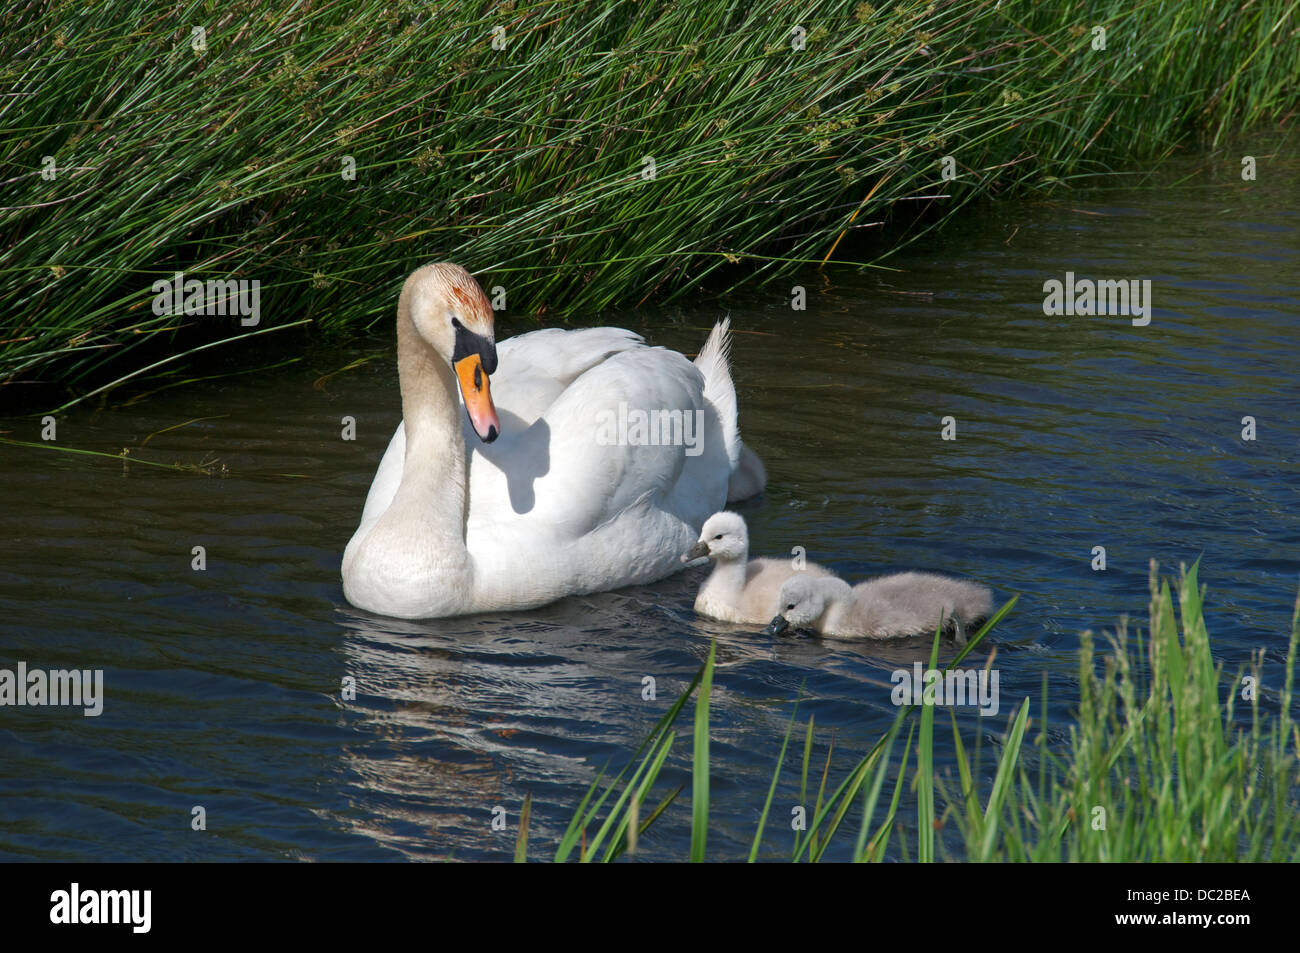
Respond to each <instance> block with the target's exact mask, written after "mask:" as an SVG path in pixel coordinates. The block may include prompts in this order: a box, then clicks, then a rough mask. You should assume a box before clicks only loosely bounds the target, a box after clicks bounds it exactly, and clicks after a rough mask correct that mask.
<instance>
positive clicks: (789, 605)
mask: <svg viewBox="0 0 1300 953" xmlns="http://www.w3.org/2000/svg"><path fill="white" fill-rule="evenodd" d="M835 583H839V585H838V586H836V585H834V584H835ZM841 587H842V589H843V590H848V591H851V590H849V584H848V583H846V582H844V581H843V580H842V579H833V578H827V577H824V576H821V577H818V576H809V575H807V574H806V573H795V574H794V575H793V576H791V577H790V578H789V579H787V580H786V581H785V582H784V583H783V584H782V586H781V594H780V596H779V597H778V600H777V611H776V615H775V616H774V617H773V618H772V621H771V622H769V623H768V625H767V628H766V629H764V630H763V634H764V635H784V634H785V632H786V631H787V630H788V629H808V628H813V627H814V626H813V623H814V622H816V621H817V620H818V619H820V618H821V617H822V616H823V615H824V614H825V612H826V609H827V604H828V603H829V602H830V599H831V598H832V596H833V595H834V594H835V592H836V591H837V590H840V589H841Z"/></svg>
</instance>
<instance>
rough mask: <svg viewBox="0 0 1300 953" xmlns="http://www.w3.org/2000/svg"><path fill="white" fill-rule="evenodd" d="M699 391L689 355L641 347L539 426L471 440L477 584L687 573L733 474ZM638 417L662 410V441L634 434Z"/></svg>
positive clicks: (592, 375)
mask: <svg viewBox="0 0 1300 953" xmlns="http://www.w3.org/2000/svg"><path fill="white" fill-rule="evenodd" d="M703 390H704V381H703V378H702V376H701V375H700V372H699V370H698V369H697V368H696V367H695V366H694V365H693V364H692V363H691V362H690V361H688V360H687V359H686V358H685V357H683V356H682V355H680V354H677V353H676V352H673V351H666V350H664V349H662V348H650V347H645V346H644V345H639V346H636V347H633V348H629V349H627V350H624V351H620V352H619V353H617V354H613V355H610V356H608V357H607V358H605V359H604V360H602V361H600V362H599V363H598V364H596V365H595V366H593V367H591V368H590V369H588V370H587V371H586V372H584V373H583V374H581V375H580V376H579V377H578V378H577V379H575V380H574V381H573V382H572V384H570V386H568V387H567V388H565V389H564V391H563V392H562V394H561V395H560V396H559V397H558V398H557V399H556V400H555V401H554V402H553V403H552V404H551V406H550V407H548V408H547V410H546V412H545V413H544V414H542V415H541V416H540V417H539V418H538V419H537V420H536V421H535V422H534V423H533V424H532V426H530V427H526V428H518V429H516V430H515V431H514V433H513V434H511V426H510V422H509V421H508V420H507V419H506V418H505V417H504V416H503V417H502V436H501V438H499V439H498V440H497V441H496V442H495V443H493V444H490V445H484V444H481V443H480V444H473V443H471V444H470V449H471V456H470V506H469V521H468V525H467V528H466V543H467V546H468V548H469V551H470V553H471V554H472V555H473V557H474V559H475V563H476V567H477V570H476V575H477V577H478V579H480V580H483V581H485V582H486V581H488V580H493V581H500V582H502V583H503V584H504V585H507V586H509V585H515V586H519V585H522V584H524V580H525V579H528V580H530V581H531V582H530V584H535V585H537V586H539V587H544V586H548V585H551V584H552V581H553V584H554V585H555V586H557V587H561V586H562V587H563V588H565V589H566V590H567V591H569V592H582V591H594V590H596V589H599V588H606V587H608V586H610V585H619V584H626V583H628V582H637V581H649V580H651V579H656V578H662V577H663V576H665V575H667V574H668V573H669V572H672V571H674V570H675V569H677V568H680V562H679V561H678V556H679V554H680V553H681V551H682V549H683V548H685V547H688V546H689V545H690V544H691V543H692V542H694V535H695V533H697V532H698V528H699V526H700V525H702V523H703V521H704V519H705V518H706V517H707V516H708V515H709V514H710V513H712V512H713V511H714V510H716V509H717V508H718V507H719V506H721V505H722V503H723V501H724V499H725V496H726V488H727V480H728V477H729V474H730V467H729V461H728V458H727V453H726V446H725V440H724V437H723V433H722V428H721V425H720V423H719V420H718V417H717V412H716V410H714V409H713V407H712V406H711V405H709V404H708V403H707V402H706V401H705V399H704V396H703ZM637 412H641V413H644V414H647V415H649V414H650V413H651V412H664V413H662V416H660V417H659V422H660V423H663V422H664V421H665V420H668V421H670V427H669V428H668V429H669V433H668V434H667V435H666V436H667V438H668V440H669V442H668V443H667V444H666V445H665V444H664V442H663V441H664V439H665V434H663V433H660V434H659V435H658V437H659V440H660V443H659V444H658V445H655V444H653V443H646V442H644V441H641V440H639V439H638V437H640V436H641V434H638V433H636V431H635V425H634V424H633V423H632V421H633V419H634V418H633V416H632V415H634V414H635V413H637ZM674 412H676V413H674ZM678 419H680V420H681V421H682V424H681V429H680V430H678V429H677V424H676V421H677V420H678ZM688 421H689V422H688ZM624 422H628V423H629V424H631V425H630V426H625V425H624ZM602 428H603V429H602ZM645 436H648V437H650V438H651V439H653V437H654V434H653V431H651V432H650V433H649V434H645ZM611 438H612V439H611ZM673 441H676V442H673ZM688 441H689V444H690V445H689V446H686V445H683V444H684V443H686V442H688ZM688 450H689V451H690V452H689V453H688V452H687V451H688Z"/></svg>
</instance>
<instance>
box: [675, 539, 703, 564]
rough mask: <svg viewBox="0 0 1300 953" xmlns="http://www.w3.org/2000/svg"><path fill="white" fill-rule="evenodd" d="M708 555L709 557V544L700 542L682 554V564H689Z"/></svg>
mask: <svg viewBox="0 0 1300 953" xmlns="http://www.w3.org/2000/svg"><path fill="white" fill-rule="evenodd" d="M708 555H709V544H708V543H706V542H703V541H700V542H698V543H696V544H695V545H694V546H692V547H691V548H690V549H688V550H687V551H686V552H685V553H684V554H682V562H683V563H687V564H690V563H692V562H694V561H695V560H697V559H699V558H700V557H702V556H708Z"/></svg>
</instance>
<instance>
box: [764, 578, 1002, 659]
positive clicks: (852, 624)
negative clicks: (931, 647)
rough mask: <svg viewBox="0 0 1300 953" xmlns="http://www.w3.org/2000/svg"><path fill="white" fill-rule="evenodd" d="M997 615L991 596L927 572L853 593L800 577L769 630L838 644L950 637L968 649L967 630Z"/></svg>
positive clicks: (835, 581) (785, 589)
mask: <svg viewBox="0 0 1300 953" xmlns="http://www.w3.org/2000/svg"><path fill="white" fill-rule="evenodd" d="M992 611H993V593H992V592H991V591H990V590H989V589H988V588H987V587H986V586H981V585H978V584H976V583H973V582H968V581H966V580H965V579H953V578H951V577H949V576H939V575H936V574H934V573H929V572H900V573H894V574H893V575H889V576H881V577H880V578H878V579H870V580H868V581H867V582H863V583H859V584H858V585H856V586H853V587H852V588H850V587H849V584H848V583H847V582H845V581H844V580H842V579H839V578H836V577H833V576H829V577H822V578H808V577H799V576H796V577H794V578H791V579H789V580H787V581H786V582H785V583H784V584H783V585H782V586H781V591H780V595H779V597H778V603H777V615H776V618H774V619H772V621H771V623H770V624H769V625H768V627H767V629H766V630H765V631H766V633H767V634H769V635H780V634H781V633H782V632H784V631H785V630H786V629H788V628H791V627H793V628H805V629H812V630H814V631H817V632H820V633H821V634H822V635H829V636H835V637H838V638H868V639H884V638H894V637H900V636H908V635H933V634H934V631H935V629H936V628H938V626H939V620H940V618H942V620H943V624H944V628H945V630H946V631H951V632H953V633H954V634H955V635H956V637H957V640H958V642H961V643H963V644H964V643H965V641H966V634H965V630H966V628H967V627H969V626H970V625H971V624H972V623H975V622H978V621H980V620H981V619H985V618H987V617H988V615H989V614H990V613H991V612H992Z"/></svg>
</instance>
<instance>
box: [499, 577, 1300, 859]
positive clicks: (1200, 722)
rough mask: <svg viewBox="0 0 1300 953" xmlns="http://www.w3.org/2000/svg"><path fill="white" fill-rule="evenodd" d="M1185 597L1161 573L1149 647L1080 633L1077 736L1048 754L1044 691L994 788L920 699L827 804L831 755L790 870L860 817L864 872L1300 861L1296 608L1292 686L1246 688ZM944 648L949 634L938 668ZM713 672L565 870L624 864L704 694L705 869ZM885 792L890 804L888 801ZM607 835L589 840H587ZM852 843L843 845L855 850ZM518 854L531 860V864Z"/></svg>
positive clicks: (698, 851) (1196, 606) (565, 852)
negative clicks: (891, 867) (944, 756)
mask: <svg viewBox="0 0 1300 953" xmlns="http://www.w3.org/2000/svg"><path fill="white" fill-rule="evenodd" d="M1177 588H1178V609H1177V612H1176V611H1175V606H1174V599H1173V595H1172V588H1171V585H1170V582H1169V581H1168V580H1163V581H1162V580H1160V579H1159V578H1158V576H1157V573H1156V568H1155V566H1154V564H1153V566H1152V573H1151V603H1150V607H1149V615H1150V628H1149V630H1148V634H1147V637H1146V639H1145V640H1144V639H1143V638H1142V637H1141V635H1140V634H1139V635H1138V637H1137V638H1136V639H1133V640H1130V639H1129V638H1128V636H1127V634H1126V630H1125V627H1121V628H1120V630H1119V632H1118V634H1116V635H1113V636H1111V637H1109V638H1108V644H1109V647H1110V653H1109V654H1108V655H1106V656H1104V657H1103V658H1102V659H1100V660H1099V659H1098V658H1097V657H1096V656H1095V654H1094V640H1093V638H1092V637H1091V635H1090V634H1085V635H1084V637H1083V639H1082V644H1081V648H1080V653H1079V676H1080V701H1079V707H1078V718H1077V722H1076V723H1075V724H1073V725H1071V726H1070V731H1069V739H1070V740H1069V743H1068V744H1064V745H1058V746H1056V747H1053V746H1052V745H1050V744H1049V742H1048V731H1047V727H1048V725H1047V721H1046V711H1047V704H1046V697H1045V696H1044V698H1043V699H1042V700H1041V701H1042V710H1043V713H1044V715H1043V717H1042V718H1040V719H1038V720H1037V722H1035V721H1034V720H1033V719H1031V718H1030V717H1029V715H1030V699H1028V698H1025V699H1023V700H1022V701H1021V702H1020V704H1019V705H1017V707H1016V710H1015V712H1014V713H1013V714H1011V715H1010V716H1009V717H1008V719H1007V727H1006V731H1005V732H1004V733H1003V735H1002V738H1001V745H1000V748H1001V751H1000V754H999V755H998V760H997V765H996V769H995V772H994V775H993V778H992V781H991V782H986V783H983V784H981V783H979V782H977V778H979V777H981V771H980V767H979V763H978V759H979V753H978V751H977V752H976V753H975V757H974V758H972V757H971V756H970V755H969V754H968V752H967V748H966V743H965V742H964V740H963V738H962V734H961V732H960V730H959V728H958V724H957V721H956V719H955V717H953V718H952V719H951V721H952V735H953V747H952V751H953V757H954V760H955V762H956V773H955V776H954V775H953V774H952V773H951V772H948V773H945V774H943V775H941V774H940V773H939V772H937V771H936V770H935V750H936V749H935V742H936V737H935V730H936V729H935V724H934V721H935V706H933V705H922V706H921V708H920V712H919V713H916V712H914V711H913V710H912V708H910V707H906V708H900V710H899V712H898V715H897V716H896V718H895V719H894V721H893V723H892V725H891V727H890V728H889V730H888V731H887V732H886V733H885V734H884V735H883V736H882V737H881V738H880V739H879V741H877V742H876V744H875V745H874V746H873V747H872V748H871V750H870V751H868V752H867V753H866V755H865V756H864V757H862V758H861V760H859V761H858V762H857V763H856V764H855V765H854V766H853V767H852V768H851V769H850V770H849V772H848V774H847V775H846V776H845V777H844V779H843V780H842V781H841V782H840V783H839V785H838V786H836V787H835V788H834V789H833V791H832V792H831V793H830V795H829V796H827V795H826V788H827V779H828V778H829V776H830V769H831V760H832V755H833V754H834V745H833V743H832V745H831V749H830V751H828V753H827V759H826V766H825V768H824V769H823V772H822V777H821V782H820V787H819V788H818V790H817V792H816V794H815V799H814V800H813V801H812V808H811V810H810V811H809V813H808V823H807V830H806V831H797V832H796V833H795V835H794V839H793V843H792V844H791V846H790V848H789V850H790V860H791V861H793V862H796V863H798V862H800V861H820V860H822V859H824V857H825V855H826V852H827V848H828V847H829V846H830V845H831V843H832V841H833V840H834V839H835V838H836V837H837V835H839V833H840V831H841V828H842V827H843V826H844V822H846V821H849V822H850V823H849V825H848V829H849V830H852V829H853V828H856V836H855V837H854V838H853V840H852V848H851V857H852V859H853V860H855V861H858V862H862V861H879V860H882V859H884V858H885V856H886V854H887V852H888V851H889V848H890V847H891V845H892V846H893V849H894V856H895V857H897V858H901V859H912V858H915V859H916V860H919V861H931V860H935V859H940V858H949V859H959V860H972V861H1031V860H1032V861H1062V860H1066V861H1123V862H1134V861H1291V862H1294V861H1295V860H1297V859H1300V806H1297V800H1296V799H1297V792H1298V786H1300V777H1298V776H1297V766H1298V765H1300V760H1298V756H1300V730H1298V729H1297V725H1296V722H1295V720H1294V718H1293V717H1292V713H1291V706H1292V700H1293V673H1294V663H1295V656H1296V648H1297V641H1298V640H1300V601H1298V602H1297V604H1296V611H1295V614H1294V615H1293V618H1292V625H1291V633H1290V639H1289V643H1288V648H1287V656H1286V663H1285V672H1284V675H1283V684H1282V685H1281V686H1267V685H1264V684H1263V682H1262V680H1261V673H1260V664H1259V659H1258V658H1257V659H1256V662H1255V664H1254V665H1253V667H1252V669H1251V671H1250V672H1246V673H1239V674H1238V675H1237V676H1236V677H1233V678H1225V676H1224V673H1223V670H1222V666H1221V665H1216V664H1215V662H1214V659H1213V656H1212V653H1211V646H1210V638H1209V633H1208V630H1207V628H1206V624H1205V618H1204V615H1203V608H1204V607H1203V601H1202V597H1203V593H1202V592H1201V589H1200V587H1199V584H1198V581H1197V573H1196V567H1195V566H1194V567H1192V569H1191V570H1190V571H1183V572H1182V573H1180V577H1179V580H1178V584H1177ZM1014 601H1015V600H1014V599H1013V600H1012V601H1011V602H1008V603H1007V604H1006V605H1004V606H1003V607H1002V608H1001V609H1000V610H999V611H998V613H997V614H996V616H995V617H994V618H993V619H991V620H990V621H989V622H988V623H987V624H986V625H985V626H984V628H983V629H981V631H980V632H979V633H978V635H977V636H976V637H975V638H973V639H972V640H971V642H970V644H969V645H968V646H967V648H966V649H965V650H964V651H963V652H962V653H961V654H960V655H958V656H957V657H956V658H954V660H953V661H952V662H951V663H949V665H948V666H947V667H948V668H953V667H956V666H957V665H959V664H960V662H961V661H962V660H963V658H964V657H965V656H966V654H968V652H969V651H970V650H972V649H974V648H975V647H976V646H977V645H979V644H980V642H981V641H982V640H983V639H984V637H985V636H986V635H987V634H988V632H989V631H991V630H992V628H993V627H994V626H995V625H996V624H997V622H998V621H999V620H1000V619H1001V618H1003V617H1004V616H1005V615H1006V613H1007V612H1008V611H1010V609H1011V607H1012V605H1013V603H1014ZM937 651H938V638H937V636H936V639H935V643H934V647H933V649H932V652H931V657H930V667H931V668H934V667H935V663H936V659H937ZM1099 669H1100V670H1099ZM712 673H713V650H712V649H710V652H709V656H708V659H707V660H706V662H705V664H704V666H703V668H702V669H701V670H700V672H699V673H698V674H697V675H696V677H695V679H694V681H692V682H691V684H690V686H689V687H688V688H687V690H686V691H685V692H684V693H683V694H682V696H681V697H680V698H679V699H678V700H677V702H676V703H675V704H674V705H673V707H672V708H671V709H670V710H669V711H668V712H667V713H666V714H665V715H664V717H663V719H661V721H660V722H659V724H658V725H656V726H655V728H654V730H653V731H652V732H651V734H650V737H649V738H647V740H646V742H645V743H644V744H643V745H642V747H641V749H640V750H639V751H638V752H637V753H636V754H635V755H634V756H633V759H632V761H631V762H630V763H629V765H628V767H629V768H630V767H631V766H632V764H633V763H635V764H636V768H635V771H634V772H633V776H632V778H631V779H630V780H629V781H628V782H627V783H626V784H623V783H622V779H623V777H624V775H625V774H626V772H627V770H628V768H624V770H623V772H621V773H620V774H619V775H618V776H617V777H616V778H614V779H613V780H612V781H610V782H609V783H608V784H606V785H605V787H604V790H603V792H601V793H600V794H599V796H598V797H596V794H597V792H598V791H600V789H601V785H602V782H603V781H604V776H603V773H602V775H601V776H600V777H597V779H596V780H595V781H594V782H593V783H592V785H591V787H590V789H589V790H588V792H587V795H586V797H584V798H583V801H582V803H581V804H580V805H579V807H578V809H577V811H575V813H574V816H573V819H572V821H571V823H570V825H569V829H568V831H567V832H566V834H565V836H564V838H563V839H562V841H561V844H560V846H559V849H558V850H557V851H556V853H555V860H557V861H564V860H566V859H568V858H569V857H570V856H571V855H572V854H573V852H574V849H575V847H578V848H579V855H578V857H579V859H581V860H605V861H609V860H614V859H616V858H617V857H619V856H620V855H621V854H622V853H623V852H624V850H625V849H626V848H627V845H628V841H627V839H626V837H625V835H626V833H627V832H628V830H629V825H630V824H632V823H633V819H635V818H637V817H639V816H640V815H639V814H638V809H637V807H634V805H636V806H638V807H639V805H641V804H643V803H646V802H647V799H648V798H649V797H650V796H651V793H652V788H653V787H654V783H655V780H656V778H657V776H658V774H659V771H660V769H661V768H662V767H663V764H664V762H665V760H666V758H667V755H668V753H669V751H670V750H671V748H672V745H673V742H674V740H675V731H674V727H673V726H674V724H675V722H676V719H677V717H678V715H679V714H680V712H681V711H682V709H683V707H684V705H685V703H686V700H687V699H688V698H689V697H690V696H691V695H692V694H694V693H696V692H698V695H697V698H696V706H695V723H694V729H693V731H694V738H695V745H694V752H695V753H694V757H693V760H692V766H691V770H692V778H693V791H694V793H693V804H692V815H691V849H690V859H691V860H694V861H700V860H704V859H705V850H704V847H705V844H706V834H707V824H708V814H709V806H708V800H707V790H708V788H707V785H708V781H707V778H708V772H709V759H708V746H707V730H708V708H709V696H710V686H711V680H712ZM1240 695H1245V696H1247V697H1248V698H1249V717H1248V718H1245V717H1244V716H1243V715H1242V713H1241V711H1240V708H1239V706H1238V704H1237V698H1238V697H1239V696H1240ZM950 711H951V710H950ZM796 715H797V706H796V710H795V713H794V714H792V715H791V719H790V726H789V728H788V729H787V731H786V737H785V740H784V742H783V743H782V746H781V750H780V752H779V753H778V754H777V757H776V766H775V769H774V772H773V777H772V782H771V785H770V787H769V788H768V791H767V797H766V800H765V801H764V803H763V807H762V812H761V814H760V818H759V822H758V825H757V828H756V831H755V835H754V842H753V846H752V848H751V850H750V853H749V860H750V861H751V862H752V861H754V860H756V859H758V857H759V853H760V847H761V845H762V844H763V842H764V834H765V830H766V823H767V817H768V813H769V809H770V808H771V805H772V799H773V795H774V793H775V791H776V789H777V785H778V782H779V781H780V780H781V777H782V773H783V771H784V770H785V755H786V750H787V747H788V745H789V741H790V738H791V736H792V733H793V731H794V728H795V725H796ZM909 721H910V724H906V723H907V722H909ZM905 724H906V727H907V733H906V739H905V741H904V743H903V745H902V752H901V754H900V755H899V757H898V758H897V760H895V759H894V757H893V751H894V750H895V748H896V747H897V746H898V742H899V739H900V738H902V737H903V728H904V726H905ZM1031 732H1036V734H1032V735H1031ZM813 738H814V726H813V722H812V720H811V719H809V721H808V724H807V728H806V731H805V733H804V745H803V758H802V761H801V764H800V765H799V766H798V770H799V772H800V773H799V785H800V803H801V804H805V805H807V804H809V803H810V801H809V785H808V779H809V769H810V767H811V760H812V749H813ZM1027 751H1030V752H1032V756H1030V755H1028V754H1027ZM913 754H915V758H914V760H913ZM638 758H639V761H638V760H637V759H638ZM913 765H914V766H913ZM620 787H621V789H622V790H621V793H620V794H619V796H618V797H617V799H616V800H615V802H614V804H613V806H612V807H611V808H610V810H609V812H608V813H607V814H606V815H605V816H604V818H603V820H601V817H600V812H601V809H602V807H603V806H604V805H605V803H606V802H607V801H608V800H609V798H610V797H611V795H613V794H614V792H615V791H617V790H619V788H620ZM680 791H681V788H678V789H676V790H674V791H671V792H668V794H667V795H666V796H665V797H664V798H663V799H662V800H661V801H660V802H659V804H658V806H657V807H656V808H655V809H654V810H653V811H652V812H651V813H650V814H649V815H648V816H646V817H645V819H644V820H642V821H640V822H639V825H636V829H637V832H638V833H641V834H643V833H644V832H645V831H646V830H647V829H648V828H649V826H650V825H651V824H652V823H653V822H654V820H655V819H657V818H658V817H659V816H661V815H662V814H663V813H664V811H665V810H666V809H667V808H668V806H669V805H670V804H672V803H673V801H674V800H675V799H676V797H677V796H678V794H679V793H680ZM886 791H889V792H891V793H890V795H889V797H888V800H887V803H882V800H881V799H882V795H883V794H884V793H885V792H886ZM907 791H913V792H915V802H916V811H915V814H914V815H913V816H914V817H915V822H914V827H911V826H910V825H905V824H903V823H902V822H901V821H900V819H899V806H900V803H901V800H902V798H903V796H904V793H905V792H907ZM593 798H594V800H593ZM940 805H942V807H940ZM597 824H599V828H598V830H597V832H596V834H595V836H594V837H592V839H591V841H590V843H589V844H588V842H587V840H586V834H585V832H586V831H587V830H588V829H589V828H593V829H595V828H596V826H597ZM849 836H850V835H843V839H844V840H845V841H846V842H847V840H848V838H849ZM521 838H523V839H524V840H525V841H526V830H521ZM601 847H604V848H605V849H604V851H603V853H602V852H601V851H600V850H599V848H601ZM517 859H523V858H522V854H517ZM719 859H728V860H738V859H740V858H719Z"/></svg>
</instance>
